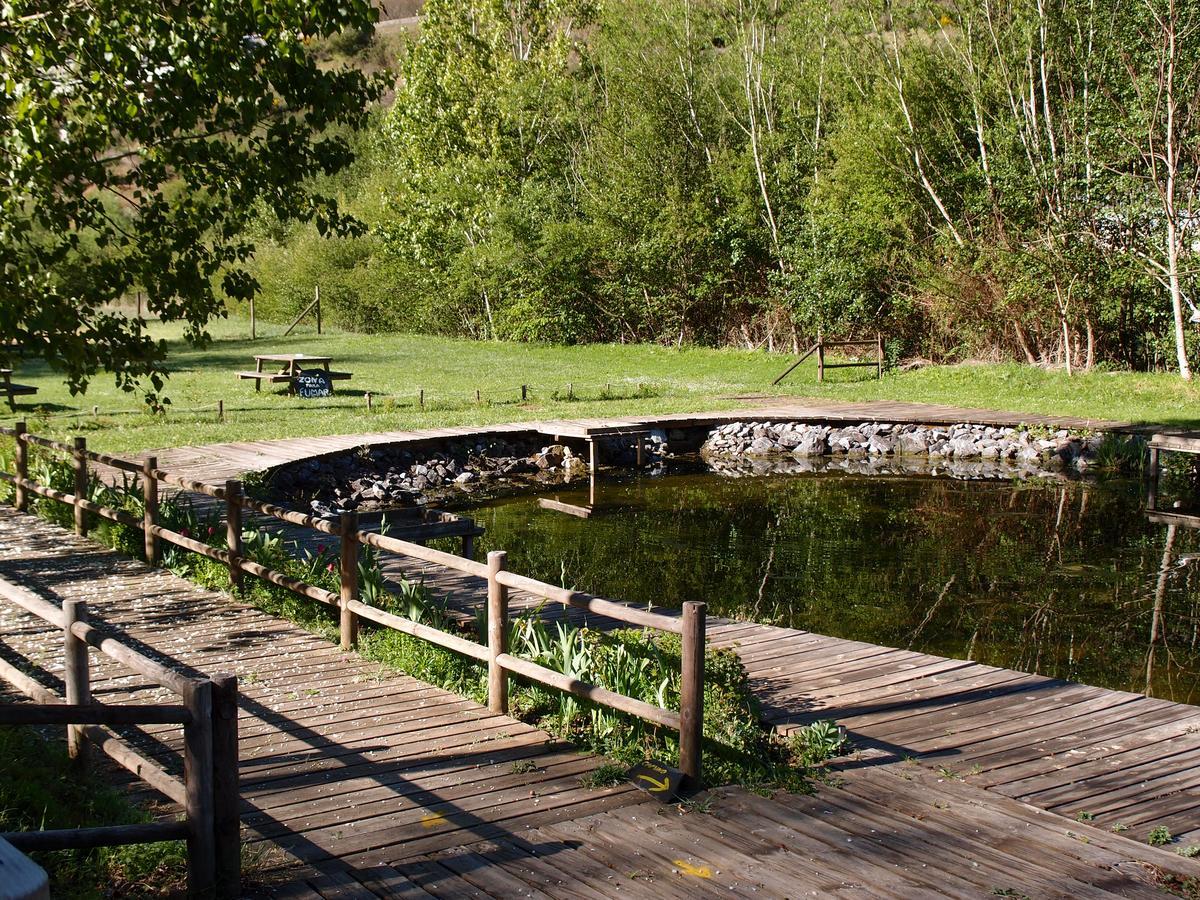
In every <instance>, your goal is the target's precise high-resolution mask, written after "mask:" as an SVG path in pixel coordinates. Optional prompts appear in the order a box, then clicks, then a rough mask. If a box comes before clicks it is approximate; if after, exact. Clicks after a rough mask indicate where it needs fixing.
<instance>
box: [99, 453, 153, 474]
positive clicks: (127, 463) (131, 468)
mask: <svg viewBox="0 0 1200 900" xmlns="http://www.w3.org/2000/svg"><path fill="white" fill-rule="evenodd" d="M85 455H86V456H87V458H88V459H90V460H91V461H92V462H98V463H100V464H101V465H105V466H108V467H109V468H112V469H120V470H121V471H122V472H131V473H133V474H135V475H140V474H141V471H142V464H141V463H140V462H134V461H133V460H130V459H121V457H119V456H109V455H108V454H107V453H97V452H96V451H95V450H88V451H87V452H86V454H85Z"/></svg>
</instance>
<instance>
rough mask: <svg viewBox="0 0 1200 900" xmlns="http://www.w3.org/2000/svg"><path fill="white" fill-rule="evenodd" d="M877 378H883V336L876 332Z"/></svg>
mask: <svg viewBox="0 0 1200 900" xmlns="http://www.w3.org/2000/svg"><path fill="white" fill-rule="evenodd" d="M875 377H876V378H882V377H883V335H882V334H881V333H880V332H878V331H877V332H875Z"/></svg>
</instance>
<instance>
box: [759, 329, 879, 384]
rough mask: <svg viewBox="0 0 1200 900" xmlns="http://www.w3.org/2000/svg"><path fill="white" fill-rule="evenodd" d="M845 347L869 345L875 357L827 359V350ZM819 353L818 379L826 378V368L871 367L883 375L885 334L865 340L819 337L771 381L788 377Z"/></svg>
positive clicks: (776, 381) (779, 380) (877, 374)
mask: <svg viewBox="0 0 1200 900" xmlns="http://www.w3.org/2000/svg"><path fill="white" fill-rule="evenodd" d="M843 347H869V348H870V349H872V350H874V351H875V359H873V360H869V361H866V362H838V363H831V362H826V361H825V351H826V350H830V349H834V348H843ZM814 353H815V354H817V381H824V380H825V370H826V369H855V368H864V367H870V368H873V369H874V370H875V377H876V378H882V377H883V335H882V334H876V335H875V339H874V340H865V341H827V340H824V339H823V338H819V337H818V338H817V342H816V343H815V344H813V345H812V346H811V347H809V348H808V350H807V351H806V352H805V354H804V355H803V356H801V357H800V358H799V359H798V360H796V361H795V362H794V363H792V364H791V365H790V366H788V367H787V369H785V370H784V372H783V374H781V375H780V376H779V377H778V378H776V379H775V380H774V381H772V382H771V384H772V385H776V384H779V382H781V381H783V379H785V378H787V377H788V376H789V375H791V374H792V372H794V371H795V370H796V368H797V367H798V366H799V365H800V363H802V362H804V361H805V360H806V359H808V358H809V357H810V356H812V355H813V354H814Z"/></svg>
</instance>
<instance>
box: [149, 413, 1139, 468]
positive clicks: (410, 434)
mask: <svg viewBox="0 0 1200 900" xmlns="http://www.w3.org/2000/svg"><path fill="white" fill-rule="evenodd" d="M735 399H743V400H744V401H745V402H746V403H747V404H748V405H747V406H746V408H744V409H734V410H726V411H723V412H712V413H698V414H697V413H685V414H676V415H658V416H629V417H621V418H611V419H586V420H578V421H558V420H556V421H548V422H537V421H531V422H515V423H511V424H506V425H488V426H482V427H480V426H462V427H457V428H427V429H422V430H418V431H390V432H379V433H374V434H350V435H327V436H324V437H305V438H283V439H279V440H261V441H240V442H234V443H226V444H208V445H205V446H201V447H178V448H171V449H164V450H159V451H157V455H158V464H159V466H160V467H161V468H163V469H170V470H172V471H174V472H176V473H177V474H180V475H184V476H185V477H188V478H193V479H197V480H203V481H208V482H210V483H213V484H219V483H222V482H224V480H225V479H227V478H238V477H240V476H242V475H244V474H246V473H247V472H254V471H262V470H264V469H269V468H272V467H274V466H280V465H283V464H285V463H289V462H296V461H297V460H301V459H309V458H311V457H314V456H321V455H324V454H329V453H337V452H341V451H344V450H353V449H355V448H356V447H363V446H374V445H377V444H394V443H415V442H420V441H432V440H440V439H445V438H453V437H466V436H468V435H480V436H485V435H505V434H560V435H563V436H568V437H576V438H585V437H587V436H588V435H589V434H592V433H600V434H602V433H604V432H605V430H612V429H614V428H615V429H625V430H629V429H631V428H687V427H698V426H703V425H719V424H723V423H725V422H735V421H774V422H780V421H802V422H922V423H929V424H952V423H956V422H964V423H973V424H983V425H996V426H1016V425H1021V424H1026V425H1046V426H1050V427H1054V428H1077V429H1087V428H1093V429H1100V430H1141V429H1140V428H1137V427H1136V426H1131V425H1129V424H1128V423H1124V422H1112V421H1107V420H1101V419H1086V418H1078V417H1071V416H1040V415H1026V414H1017V413H1007V412H997V411H995V410H986V409H969V408H963V407H953V406H939V405H935V404H928V403H901V402H895V401H877V402H868V403H848V402H841V401H837V400H821V401H819V402H817V401H811V402H810V401H806V400H804V399H801V398H788V397H746V398H735Z"/></svg>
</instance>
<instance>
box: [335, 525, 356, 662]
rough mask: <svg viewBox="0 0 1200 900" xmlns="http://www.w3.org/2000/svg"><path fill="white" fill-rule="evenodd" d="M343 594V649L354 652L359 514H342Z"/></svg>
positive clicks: (341, 602)
mask: <svg viewBox="0 0 1200 900" xmlns="http://www.w3.org/2000/svg"><path fill="white" fill-rule="evenodd" d="M341 576H342V592H341V596H340V597H339V606H340V608H341V635H342V649H343V650H353V649H354V645H355V644H356V643H358V616H356V615H355V614H354V612H353V611H352V610H351V609H350V601H351V600H357V599H358V513H356V512H344V513H342V558H341Z"/></svg>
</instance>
